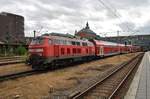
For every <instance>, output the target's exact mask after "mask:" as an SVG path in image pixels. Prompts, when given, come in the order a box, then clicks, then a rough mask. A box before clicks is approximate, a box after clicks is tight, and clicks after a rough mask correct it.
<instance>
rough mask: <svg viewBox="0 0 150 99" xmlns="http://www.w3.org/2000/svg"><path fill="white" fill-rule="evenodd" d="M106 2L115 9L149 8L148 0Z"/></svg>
mask: <svg viewBox="0 0 150 99" xmlns="http://www.w3.org/2000/svg"><path fill="white" fill-rule="evenodd" d="M107 2H108V3H109V4H111V5H113V6H115V7H116V8H117V9H119V8H121V9H129V8H130V7H141V6H149V4H150V2H149V0H107Z"/></svg>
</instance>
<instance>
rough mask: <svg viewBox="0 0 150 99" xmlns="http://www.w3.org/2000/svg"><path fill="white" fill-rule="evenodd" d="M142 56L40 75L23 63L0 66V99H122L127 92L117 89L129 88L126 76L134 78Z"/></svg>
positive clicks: (82, 65)
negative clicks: (114, 98)
mask: <svg viewBox="0 0 150 99" xmlns="http://www.w3.org/2000/svg"><path fill="white" fill-rule="evenodd" d="M142 56H143V54H142V53H140V52H138V53H129V54H122V55H116V56H111V57H105V58H102V59H98V60H93V61H90V62H85V63H82V64H77V65H74V66H69V67H66V68H61V69H57V70H49V71H42V72H39V71H36V72H35V71H33V70H32V69H31V67H30V66H29V65H26V64H25V63H13V64H9V63H8V64H3V65H1V66H0V99H13V98H14V99H16V98H17V99H41V98H44V99H45V98H48V99H49V98H50V99H51V98H56V99H58V97H60V99H65V98H68V97H69V98H73V99H78V98H80V99H82V98H84V99H96V97H101V98H112V97H117V96H116V95H118V94H119V95H121V96H119V97H123V96H124V95H125V93H126V91H125V90H124V91H122V89H121V87H120V86H123V85H125V84H126V85H129V82H130V80H131V79H130V80H129V82H128V79H129V77H130V76H129V77H128V75H131V76H132V77H133V75H134V72H135V71H136V69H137V68H138V66H137V67H136V65H137V64H139V63H140V61H141V59H142ZM17 59H18V60H19V61H20V60H21V61H23V60H22V59H19V58H17ZM3 60H5V61H13V60H12V59H8V58H6V59H1V60H0V62H1V63H3V62H4V61H3ZM134 66H135V67H134ZM132 70H133V71H132ZM129 71H130V72H129ZM130 73H131V74H130ZM14 75H15V76H14ZM16 75H22V76H16ZM107 78H108V79H107ZM123 81H125V83H124V82H123ZM121 82H122V83H121ZM118 85H119V86H118ZM118 89H119V91H118ZM99 93H100V94H99Z"/></svg>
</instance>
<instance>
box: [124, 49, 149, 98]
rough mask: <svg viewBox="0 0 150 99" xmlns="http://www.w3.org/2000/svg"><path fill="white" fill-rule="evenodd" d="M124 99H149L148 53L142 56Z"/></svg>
mask: <svg viewBox="0 0 150 99" xmlns="http://www.w3.org/2000/svg"><path fill="white" fill-rule="evenodd" d="M124 98H125V99H150V51H149V52H146V53H145V54H144V57H143V59H142V61H141V64H140V66H139V68H138V70H137V72H136V74H135V77H134V78H133V81H132V83H131V85H130V88H129V90H128V92H127V94H126V96H125V97H124Z"/></svg>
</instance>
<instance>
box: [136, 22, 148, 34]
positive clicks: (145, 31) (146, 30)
mask: <svg viewBox="0 0 150 99" xmlns="http://www.w3.org/2000/svg"><path fill="white" fill-rule="evenodd" d="M136 30H137V31H139V33H141V34H150V21H148V22H147V23H146V24H144V26H142V27H138V28H137V29H136Z"/></svg>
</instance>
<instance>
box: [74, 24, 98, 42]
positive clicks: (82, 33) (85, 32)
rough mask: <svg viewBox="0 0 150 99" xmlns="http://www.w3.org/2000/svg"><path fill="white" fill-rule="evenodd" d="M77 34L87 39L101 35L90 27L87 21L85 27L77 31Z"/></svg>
mask: <svg viewBox="0 0 150 99" xmlns="http://www.w3.org/2000/svg"><path fill="white" fill-rule="evenodd" d="M75 36H79V37H81V38H87V39H96V38H98V37H99V36H98V35H96V33H95V32H94V31H92V30H91V29H90V27H89V24H88V22H87V23H86V26H85V28H83V29H81V30H80V31H76V32H75Z"/></svg>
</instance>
